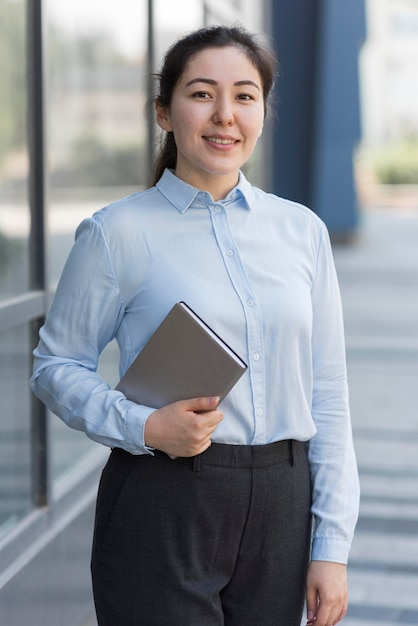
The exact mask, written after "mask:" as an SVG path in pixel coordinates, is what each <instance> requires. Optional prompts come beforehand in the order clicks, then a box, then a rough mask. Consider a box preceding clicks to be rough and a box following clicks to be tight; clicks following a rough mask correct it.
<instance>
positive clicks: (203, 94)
mask: <svg viewBox="0 0 418 626" xmlns="http://www.w3.org/2000/svg"><path fill="white" fill-rule="evenodd" d="M192 98H197V99H200V100H209V98H210V95H209V94H208V92H207V91H195V92H194V93H192Z"/></svg>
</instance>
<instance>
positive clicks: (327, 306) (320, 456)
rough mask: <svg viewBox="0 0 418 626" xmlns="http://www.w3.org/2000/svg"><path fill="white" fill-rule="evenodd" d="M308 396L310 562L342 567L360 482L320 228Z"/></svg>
mask: <svg viewBox="0 0 418 626" xmlns="http://www.w3.org/2000/svg"><path fill="white" fill-rule="evenodd" d="M312 307H313V328H312V359H313V397H312V417H313V420H314V423H315V426H316V429H317V433H316V435H315V436H314V437H312V439H311V440H310V441H309V461H310V467H311V475H312V481H313V495H312V498H313V503H312V512H313V515H314V530H313V546H312V558H313V559H316V560H329V561H337V562H341V563H346V562H347V558H348V552H349V549H350V545H351V540H352V536H353V533H354V529H355V524H356V521H357V516H358V504H359V482H358V473H357V464H356V458H355V452H354V446H353V439H352V433H351V422H350V413H349V403H348V386H347V374H346V358H345V342H344V330H343V316H342V307H341V300H340V292H339V287H338V283H337V277H336V272H335V267H334V262H333V258H332V253H331V246H330V242H329V238H328V233H327V232H326V230H325V229H323V234H322V238H321V241H320V247H319V254H318V263H317V271H316V276H315V278H314V284H313V288H312Z"/></svg>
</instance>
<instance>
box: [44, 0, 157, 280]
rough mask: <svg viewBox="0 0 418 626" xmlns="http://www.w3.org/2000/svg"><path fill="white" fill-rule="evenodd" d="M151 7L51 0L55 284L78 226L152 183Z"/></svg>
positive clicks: (123, 1) (123, 0)
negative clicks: (148, 154)
mask: <svg viewBox="0 0 418 626" xmlns="http://www.w3.org/2000/svg"><path fill="white" fill-rule="evenodd" d="M145 10H146V3H145V2H137V1H136V0H119V1H118V2H117V3H103V2H100V1H95V0H90V1H89V2H85V1H84V0H73V1H72V2H67V0H47V2H46V16H47V25H48V38H47V54H46V58H47V76H48V78H47V88H48V91H47V98H46V101H47V103H48V104H47V106H48V111H47V124H48V128H47V137H48V167H49V170H48V183H49V196H50V201H51V205H50V210H49V226H50V236H51V239H50V250H49V253H50V267H51V281H52V286H53V285H54V283H56V281H57V279H58V277H59V274H60V273H61V270H62V266H63V263H64V260H65V258H66V256H67V254H68V251H69V248H70V246H71V244H72V241H73V233H74V230H75V228H76V226H77V225H78V224H79V222H80V221H81V220H82V219H83V218H84V217H86V216H88V215H91V213H92V212H93V211H95V210H96V209H98V208H101V207H102V206H103V205H104V204H107V203H108V202H110V201H111V200H113V199H116V198H119V197H121V196H123V195H126V194H128V193H130V192H132V191H137V190H138V189H139V188H141V187H142V186H144V185H145V183H146V175H147V170H146V164H145V141H146V126H145V118H144V108H145V102H146V84H145V67H146V25H147V16H146V13H145Z"/></svg>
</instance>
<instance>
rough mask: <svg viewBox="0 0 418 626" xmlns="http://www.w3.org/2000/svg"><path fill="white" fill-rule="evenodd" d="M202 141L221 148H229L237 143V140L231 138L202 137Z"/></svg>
mask: <svg viewBox="0 0 418 626" xmlns="http://www.w3.org/2000/svg"><path fill="white" fill-rule="evenodd" d="M203 138H204V139H206V141H209V142H210V143H216V144H219V145H222V146H230V145H232V144H234V143H237V141H238V140H237V139H233V138H231V137H208V136H204V137H203Z"/></svg>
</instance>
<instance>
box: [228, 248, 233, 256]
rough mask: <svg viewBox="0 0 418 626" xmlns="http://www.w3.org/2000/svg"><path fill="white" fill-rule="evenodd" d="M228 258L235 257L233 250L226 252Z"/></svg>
mask: <svg viewBox="0 0 418 626" xmlns="http://www.w3.org/2000/svg"><path fill="white" fill-rule="evenodd" d="M226 254H227V256H234V251H233V250H231V248H230V249H229V250H227V251H226Z"/></svg>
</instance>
